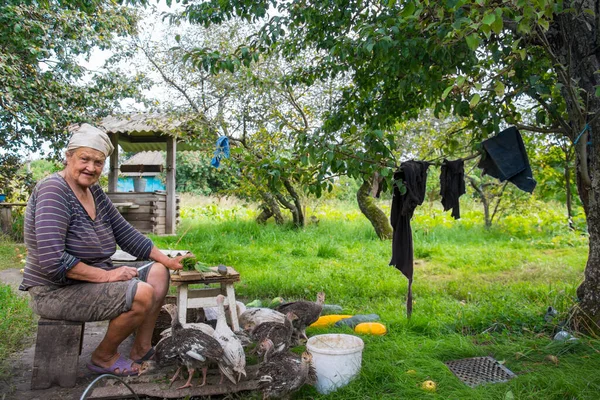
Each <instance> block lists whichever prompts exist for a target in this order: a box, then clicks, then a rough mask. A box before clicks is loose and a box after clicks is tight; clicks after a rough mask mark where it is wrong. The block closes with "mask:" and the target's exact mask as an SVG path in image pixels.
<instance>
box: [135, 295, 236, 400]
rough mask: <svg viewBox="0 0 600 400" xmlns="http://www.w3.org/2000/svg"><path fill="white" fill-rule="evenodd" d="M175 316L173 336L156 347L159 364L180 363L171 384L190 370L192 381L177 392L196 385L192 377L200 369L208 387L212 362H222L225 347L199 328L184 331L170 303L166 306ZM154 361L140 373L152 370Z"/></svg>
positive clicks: (172, 328)
mask: <svg viewBox="0 0 600 400" xmlns="http://www.w3.org/2000/svg"><path fill="white" fill-rule="evenodd" d="M163 309H165V310H166V311H167V312H168V313H169V314H170V315H171V333H172V334H171V336H169V337H166V338H164V339H162V340H161V341H160V342H158V343H157V344H156V346H155V362H156V364H157V365H158V366H159V367H160V366H163V365H166V364H169V363H173V362H174V363H176V364H177V366H178V368H177V371H176V372H175V375H173V377H172V378H171V380H170V384H171V385H172V384H173V382H175V380H176V379H177V377H178V376H179V372H180V371H181V368H182V367H184V366H185V367H186V368H187V370H188V374H189V376H188V379H187V381H186V383H185V384H184V385H183V386H180V387H178V388H177V389H183V388H187V387H191V386H192V383H191V381H192V377H193V375H194V372H195V370H196V369H198V368H200V369H201V370H202V383H201V384H200V386H204V385H205V384H206V372H207V370H208V365H209V364H211V363H217V364H219V363H222V362H223V360H222V359H223V356H224V351H223V348H222V347H221V344H220V343H219V342H218V341H217V340H216V339H215V338H213V337H211V336H209V335H207V334H206V333H204V332H202V331H201V330H198V329H193V328H184V327H183V326H182V325H181V324H180V323H179V318H178V314H177V306H176V305H174V304H167V305H164V306H163ZM152 368H153V366H152V362H150V363H149V362H144V363H142V366H141V368H140V374H142V373H144V372H145V371H147V370H149V369H152Z"/></svg>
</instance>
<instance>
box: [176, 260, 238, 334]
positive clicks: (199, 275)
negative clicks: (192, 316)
mask: <svg viewBox="0 0 600 400" xmlns="http://www.w3.org/2000/svg"><path fill="white" fill-rule="evenodd" d="M212 269H213V270H214V272H197V271H179V273H178V274H172V275H171V285H173V286H176V287H177V308H178V310H179V322H181V323H182V324H183V323H185V322H187V321H186V318H187V309H188V308H200V307H202V308H204V307H215V306H216V305H217V296H218V295H220V294H222V295H224V296H225V304H226V305H227V304H229V313H230V315H231V325H232V330H233V331H234V332H236V331H239V330H240V324H239V321H238V315H237V307H236V303H235V290H234V288H233V284H234V283H235V282H239V280H240V274H239V273H238V272H237V271H236V270H235V269H233V268H231V267H227V274H226V275H221V274H219V273H218V272H217V267H213V268H212ZM198 284H201V285H207V287H204V288H190V287H189V285H198ZM211 284H219V285H220V287H210V286H209V285H211Z"/></svg>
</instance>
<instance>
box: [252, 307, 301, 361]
mask: <svg viewBox="0 0 600 400" xmlns="http://www.w3.org/2000/svg"><path fill="white" fill-rule="evenodd" d="M296 319H298V317H297V316H296V314H294V313H293V312H289V313H287V314H286V319H285V323H283V324H282V323H280V322H263V323H262V324H260V325H257V326H255V327H254V329H252V331H251V332H250V337H251V338H252V340H254V341H255V342H257V343H261V342H262V341H263V340H265V339H269V340H270V341H271V344H272V348H271V351H272V353H274V354H275V353H281V352H283V351H286V350H287V349H289V347H290V345H291V343H292V334H293V333H294V326H293V321H295V320H296ZM256 349H257V354H258V355H259V356H261V355H264V357H265V359H266V357H267V355H266V353H263V352H262V351H261V347H260V346H258V347H257V348H256Z"/></svg>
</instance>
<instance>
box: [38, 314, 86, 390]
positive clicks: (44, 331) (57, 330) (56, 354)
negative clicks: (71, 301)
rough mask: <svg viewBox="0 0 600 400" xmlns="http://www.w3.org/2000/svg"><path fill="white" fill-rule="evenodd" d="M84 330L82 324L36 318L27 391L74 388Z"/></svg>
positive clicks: (83, 324)
mask: <svg viewBox="0 0 600 400" xmlns="http://www.w3.org/2000/svg"><path fill="white" fill-rule="evenodd" d="M84 327H85V323H84V322H75V321H62V320H54V319H46V318H40V320H39V321H38V329H37V339H36V342H35V356H34V359H33V374H32V376H31V389H33V390H35V389H46V388H49V387H50V386H52V385H53V384H58V385H59V386H60V387H73V386H75V381H76V380H77V365H78V363H79V355H80V354H81V346H82V344H83V331H84Z"/></svg>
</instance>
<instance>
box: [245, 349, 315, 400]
mask: <svg viewBox="0 0 600 400" xmlns="http://www.w3.org/2000/svg"><path fill="white" fill-rule="evenodd" d="M257 378H258V380H259V382H258V388H259V390H261V391H262V393H263V399H272V398H282V397H286V396H288V395H290V394H291V393H293V392H295V391H296V390H298V389H300V388H301V387H302V386H303V385H305V384H309V385H313V384H314V383H315V382H316V374H315V370H314V367H313V365H312V355H311V354H310V353H309V352H307V351H305V352H304V353H302V356H301V357H299V356H298V355H296V354H293V353H289V352H286V353H279V354H276V355H274V356H273V357H272V358H271V359H270V360H269V361H267V362H264V363H262V364H261V365H260V366H259V368H258V371H257Z"/></svg>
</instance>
